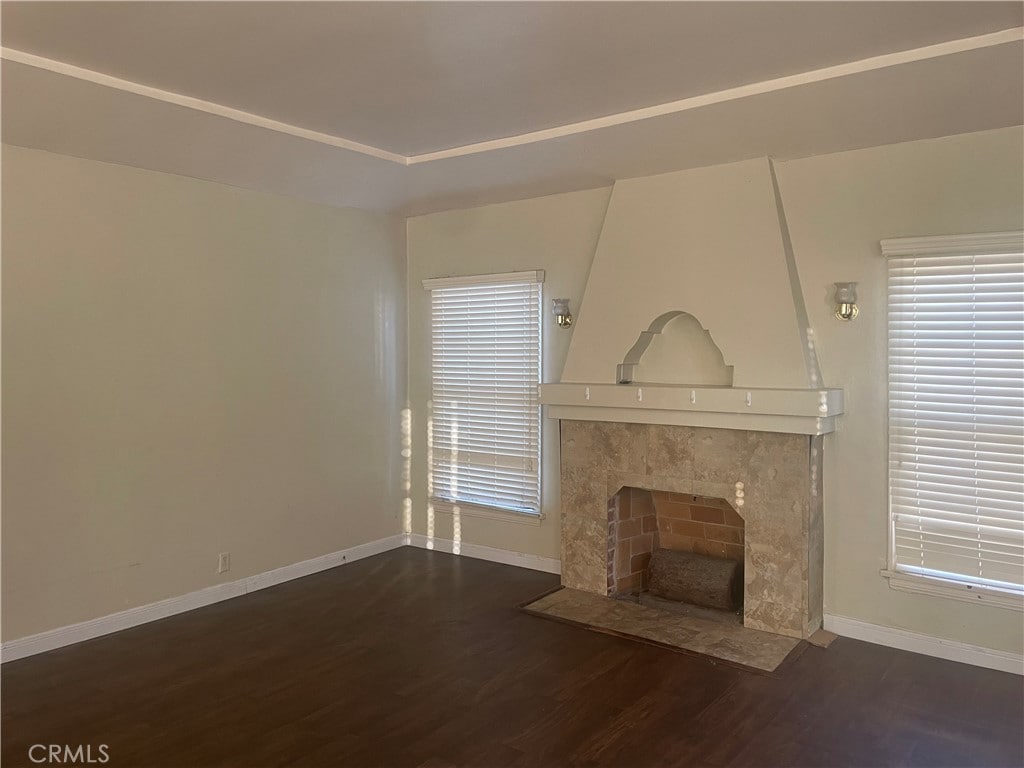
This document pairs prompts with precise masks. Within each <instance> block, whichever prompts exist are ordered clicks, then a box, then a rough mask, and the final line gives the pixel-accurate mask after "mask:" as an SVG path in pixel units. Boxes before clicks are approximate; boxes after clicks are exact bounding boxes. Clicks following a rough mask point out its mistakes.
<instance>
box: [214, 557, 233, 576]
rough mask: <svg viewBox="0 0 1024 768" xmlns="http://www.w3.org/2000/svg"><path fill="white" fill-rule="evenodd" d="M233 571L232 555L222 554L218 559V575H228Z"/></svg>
mask: <svg viewBox="0 0 1024 768" xmlns="http://www.w3.org/2000/svg"><path fill="white" fill-rule="evenodd" d="M230 570H231V553H230V552H221V553H220V556H219V557H218V558H217V573H227V572H228V571H230Z"/></svg>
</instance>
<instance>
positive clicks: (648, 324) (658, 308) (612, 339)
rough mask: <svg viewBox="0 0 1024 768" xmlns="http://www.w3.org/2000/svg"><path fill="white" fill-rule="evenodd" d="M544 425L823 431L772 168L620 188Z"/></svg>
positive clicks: (744, 166) (748, 165)
mask: <svg viewBox="0 0 1024 768" xmlns="http://www.w3.org/2000/svg"><path fill="white" fill-rule="evenodd" d="M541 402H542V403H543V404H545V405H546V406H548V410H547V415H548V416H550V417H553V418H573V419H584V420H602V421H616V422H637V423H656V424H677V425H690V426H705V427H716V426H717V427H724V428H730V429H752V430H760V431H772V432H795V433H802V434H824V433H826V432H831V431H832V430H833V429H834V426H835V422H834V420H835V417H836V416H837V415H838V414H840V413H841V412H842V390H839V389H829V388H826V387H825V386H824V383H823V381H822V375H821V369H820V367H819V364H818V355H817V350H816V347H815V339H814V331H813V329H812V328H811V327H810V324H809V322H808V318H807V309H806V306H805V303H804V298H803V292H802V290H801V287H800V281H799V276H798V274H797V268H796V261H795V258H794V255H793V248H792V244H791V242H790V236H789V229H788V225H787V223H786V216H785V209H784V206H783V203H782V196H781V193H780V191H779V186H778V182H777V179H776V177H775V171H774V167H773V165H772V163H771V162H770V161H769V160H768V159H766V158H762V159H758V160H750V161H745V162H741V163H733V164H730V165H721V166H715V167H711V168H698V169H695V170H689V171H682V172H678V173H670V174H664V175H662V176H654V177H647V178H643V179H631V180H626V181H619V182H616V184H615V187H614V189H613V191H612V196H611V200H610V202H609V206H608V212H607V214H606V217H605V221H604V226H603V228H602V230H601V236H600V238H599V240H598V245H597V251H596V253H595V255H594V262H593V265H592V267H591V270H590V277H589V279H588V281H587V285H586V289H585V292H584V296H583V300H582V302H581V305H580V309H579V312H578V314H577V319H576V327H575V328H574V329H573V336H572V339H571V341H570V344H569V351H568V354H567V357H566V361H565V366H564V368H563V371H562V376H561V380H560V381H559V382H552V383H549V384H544V385H542V387H541Z"/></svg>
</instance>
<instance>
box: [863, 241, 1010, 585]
mask: <svg viewBox="0 0 1024 768" xmlns="http://www.w3.org/2000/svg"><path fill="white" fill-rule="evenodd" d="M882 245H883V253H885V255H886V256H887V257H888V267H889V280H888V288H889V306H888V320H889V509H890V523H891V559H892V562H891V564H890V567H891V568H892V570H894V571H897V572H903V573H909V574H917V575H921V576H929V577H935V578H940V579H945V580H951V581H959V582H966V583H970V584H973V585H978V586H980V587H982V588H993V589H996V590H1008V591H1010V592H1016V593H1020V592H1024V587H1022V584H1024V247H1022V235H1021V233H1000V234H996V235H990V236H984V235H979V236H958V237H952V238H917V239H913V240H890V241H884V242H883V244H882Z"/></svg>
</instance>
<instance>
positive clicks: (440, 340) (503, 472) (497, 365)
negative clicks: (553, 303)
mask: <svg viewBox="0 0 1024 768" xmlns="http://www.w3.org/2000/svg"><path fill="white" fill-rule="evenodd" d="M542 275H543V273H540V272H537V273H535V272H528V273H513V274H511V275H493V276H482V277H480V278H479V279H478V280H475V281H472V282H467V281H466V279H453V280H438V281H427V282H425V285H427V286H428V287H431V284H432V283H433V285H434V286H437V287H433V288H432V290H431V338H432V344H431V364H432V370H433V408H432V416H431V426H430V433H431V437H430V448H431V458H430V465H431V471H432V477H431V482H430V485H431V496H432V498H434V499H440V500H444V501H449V502H453V503H459V502H461V503H469V504H476V505H481V506H486V507H496V508H499V509H508V510H515V511H519V512H529V513H539V511H540V471H539V467H540V406H539V403H538V399H537V397H538V396H537V386H538V384H539V383H540V360H541V328H540V316H541V285H540V282H539V281H540V279H542V278H541V276H542ZM438 284H440V285H438Z"/></svg>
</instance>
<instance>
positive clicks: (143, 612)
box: [0, 535, 407, 662]
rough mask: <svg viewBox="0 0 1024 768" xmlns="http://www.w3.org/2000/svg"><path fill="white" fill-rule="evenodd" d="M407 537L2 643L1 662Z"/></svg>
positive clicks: (357, 556)
mask: <svg viewBox="0 0 1024 768" xmlns="http://www.w3.org/2000/svg"><path fill="white" fill-rule="evenodd" d="M406 544H407V542H406V537H405V536H402V535H395V536H388V537H386V538H383V539H378V540H376V541H370V542H367V543H366V544H358V545H356V546H354V547H349V548H348V549H342V550H339V551H338V552H331V553H329V554H326V555H321V556H320V557H314V558H313V559H311V560H303V561H302V562H300V563H292V564H291V565H286V566H284V567H283V568H275V569H274V570H272V571H266V572H265V573H258V574H256V575H255V576H247V577H245V578H243V579H238V580H237V581H230V582H226V583H224V584H217V585H216V586H213V587H207V588H206V589H200V590H198V591H196V592H189V593H188V594H186V595H179V596H178V597H170V598H167V599H166V600H160V601H159V602H156V603H150V604H149V605H140V606H138V607H137V608H129V609H128V610H125V611H119V612H118V613H112V614H110V615H109V616H101V617H99V618H97V619H90V620H88V621H83V622H80V623H78V624H71V625H69V626H66V627H58V628H57V629H51V630H48V631H46V632H40V633H39V634H37V635H29V636H28V637H21V638H18V639H17V640H8V641H7V642H5V643H3V644H2V645H0V660H2V661H3V662H8V661H14V660H15V659H22V658H25V657H26V656H34V655H35V654H37V653H44V652H45V651H52V650H54V649H55V648H62V647H63V646H65V645H72V644H73V643H80V642H82V641H83V640H91V639H92V638H94V637H100V636H102V635H109V634H110V633H111V632H119V631H120V630H122V629H128V628H129V627H135V626H138V625H139V624H145V623H147V622H150V621H157V620H158V619H165V618H167V617H168V616H174V615H175V614H178V613H184V612H185V611H191V610H193V609H195V608H202V607H203V606H204V605H211V604H213V603H219V602H221V601H222V600H229V599H231V598H232V597H240V596H242V595H244V594H246V593H248V592H255V591H256V590H259V589H265V588H267V587H272V586H274V585H275V584H281V583H283V582H285V581H291V580H292V579H299V578H302V577H303V576H309V575H310V574H313V573H317V572H318V571H324V570H327V569H328V568H334V567H336V566H339V565H344V564H345V563H351V562H354V561H355V560H361V559H363V558H364V557H370V556H371V555H377V554H380V553H381V552H387V551H388V550H391V549H397V548H398V547H402V546H405V545H406Z"/></svg>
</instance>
